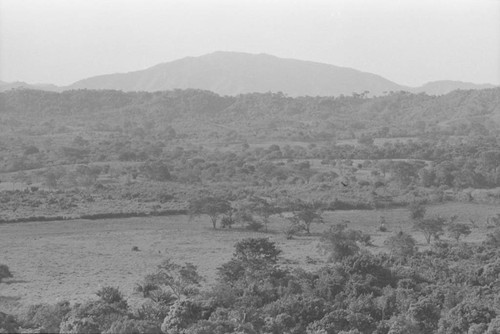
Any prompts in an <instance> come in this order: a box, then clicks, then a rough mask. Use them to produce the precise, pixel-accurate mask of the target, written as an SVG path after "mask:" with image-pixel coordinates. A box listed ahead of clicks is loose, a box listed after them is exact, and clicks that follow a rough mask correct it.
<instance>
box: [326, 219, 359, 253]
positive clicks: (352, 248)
mask: <svg viewBox="0 0 500 334" xmlns="http://www.w3.org/2000/svg"><path fill="white" fill-rule="evenodd" d="M346 227H347V225H345V224H337V225H335V226H332V227H330V229H329V230H328V231H327V232H324V233H323V235H322V236H321V238H320V244H319V246H318V247H319V249H320V250H321V251H322V252H323V253H327V254H328V261H340V260H342V259H344V258H346V257H348V256H352V255H354V254H357V253H358V252H359V246H358V245H357V244H356V241H357V240H358V239H357V238H358V234H357V232H356V231H353V230H348V229H346Z"/></svg>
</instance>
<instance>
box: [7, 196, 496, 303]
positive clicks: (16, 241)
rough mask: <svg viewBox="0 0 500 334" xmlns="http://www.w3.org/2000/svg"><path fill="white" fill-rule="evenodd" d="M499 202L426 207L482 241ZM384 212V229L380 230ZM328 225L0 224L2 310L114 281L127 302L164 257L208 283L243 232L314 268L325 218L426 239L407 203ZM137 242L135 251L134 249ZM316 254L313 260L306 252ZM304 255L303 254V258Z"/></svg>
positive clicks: (89, 292) (378, 245) (340, 216)
mask: <svg viewBox="0 0 500 334" xmlns="http://www.w3.org/2000/svg"><path fill="white" fill-rule="evenodd" d="M499 211H500V210H499V209H498V207H497V206H492V205H475V204H464V203H447V204H442V205H438V206H431V207H429V208H428V210H427V212H428V214H440V215H442V216H445V217H449V216H451V215H454V214H457V215H459V221H464V222H468V221H469V219H474V220H475V221H476V222H477V223H478V225H479V228H476V229H474V230H473V233H472V234H471V235H470V236H468V237H467V238H466V240H467V241H481V240H483V239H484V237H485V235H486V234H487V233H488V231H489V230H488V229H487V228H486V226H485V224H484V222H485V220H486V217H487V216H491V215H494V214H496V213H497V212H499ZM381 215H383V216H384V217H385V218H386V221H387V227H388V228H389V231H388V232H385V233H382V232H379V231H378V219H379V216H381ZM325 218H326V220H327V222H328V223H327V224H325V225H314V226H313V227H312V235H311V236H298V237H296V238H295V239H293V240H286V239H285V238H284V236H283V235H282V234H281V233H280V231H281V229H282V227H283V224H284V223H285V222H284V220H283V219H282V218H278V217H275V218H274V220H273V222H272V224H271V225H270V229H271V233H267V234H266V233H259V232H248V231H245V230H242V229H241V228H234V229H232V230H216V231H214V230H212V229H211V227H210V226H211V224H210V221H209V219H208V217H199V218H197V219H194V220H192V221H189V219H188V217H186V216H174V217H151V218H129V219H109V220H101V221H88V220H75V221H59V222H43V223H42V222H40V223H20V224H7V225H1V226H0V253H1V254H2V256H1V258H0V263H2V264H6V265H8V266H9V267H10V269H11V271H12V273H13V275H14V278H13V279H11V280H7V281H6V282H5V283H2V284H0V311H4V312H5V311H13V310H15V309H16V308H19V307H22V306H25V305H29V304H34V303H41V302H45V303H54V302H57V301H60V300H70V301H71V302H77V301H83V300H86V299H89V298H93V297H95V295H94V293H95V292H96V291H97V290H98V289H99V288H100V287H101V286H109V285H110V286H116V287H119V288H120V290H121V291H122V292H123V293H124V295H125V296H126V297H127V298H129V301H130V302H131V303H132V304H133V303H134V301H136V302H137V301H138V300H139V297H138V296H135V295H134V291H133V289H134V286H135V284H136V283H138V282H140V281H141V279H142V278H143V277H144V276H145V275H146V274H147V273H149V272H152V271H153V270H154V268H155V266H156V265H157V264H159V263H160V262H161V261H162V259H165V258H167V257H168V258H172V259H173V260H174V261H176V262H178V263H184V262H192V263H194V264H195V265H197V266H198V268H199V271H200V273H201V274H202V275H203V276H205V277H206V278H207V283H206V284H210V283H211V282H213V280H214V277H215V274H216V268H217V267H218V266H220V265H221V264H222V263H224V262H226V261H228V260H229V259H230V258H231V255H232V252H233V246H234V244H235V243H236V242H237V241H238V240H241V239H243V238H247V237H269V238H270V239H271V240H273V241H275V242H276V243H277V245H278V246H279V247H280V248H281V249H282V250H283V254H282V259H281V261H282V263H283V264H286V265H289V266H292V267H293V266H300V267H303V268H305V269H314V268H315V267H319V266H322V265H324V263H325V259H326V256H324V255H321V254H320V253H318V250H317V244H318V239H319V234H320V233H321V232H322V231H323V230H325V229H327V228H328V226H329V225H330V224H335V223H341V222H343V221H349V222H350V223H348V225H349V228H352V229H359V230H362V231H364V232H365V233H369V234H371V235H372V238H373V241H374V247H370V248H369V249H370V250H371V251H373V252H381V251H385V250H386V249H385V247H384V240H385V239H386V238H387V237H389V236H390V235H391V233H393V232H397V231H399V230H400V229H402V230H404V231H408V232H411V233H412V234H413V235H414V236H415V237H416V239H417V241H418V243H419V247H420V248H425V247H426V245H425V244H424V239H423V237H422V235H421V234H420V233H418V232H414V231H412V230H411V224H410V223H409V222H408V211H407V210H405V209H393V210H384V211H382V210H380V211H358V210H353V211H336V212H326V213H325ZM133 246H137V247H138V248H139V251H132V247H133ZM311 258H312V259H313V260H316V261H317V263H316V264H311V263H310V262H311V261H310V259H311ZM307 259H309V261H307Z"/></svg>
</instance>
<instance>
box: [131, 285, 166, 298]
mask: <svg viewBox="0 0 500 334" xmlns="http://www.w3.org/2000/svg"><path fill="white" fill-rule="evenodd" d="M159 289H160V287H159V286H158V285H156V284H154V283H151V282H144V283H142V284H141V283H137V284H136V286H135V288H134V290H135V291H136V292H139V293H141V294H142V296H143V297H144V298H149V296H150V294H151V292H153V291H155V290H159Z"/></svg>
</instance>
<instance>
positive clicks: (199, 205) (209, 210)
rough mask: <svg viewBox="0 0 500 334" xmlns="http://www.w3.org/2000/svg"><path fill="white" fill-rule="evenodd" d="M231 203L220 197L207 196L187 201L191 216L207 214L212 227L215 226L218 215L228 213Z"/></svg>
mask: <svg viewBox="0 0 500 334" xmlns="http://www.w3.org/2000/svg"><path fill="white" fill-rule="evenodd" d="M230 210H231V204H230V203H229V202H228V201H226V200H225V199H222V198H220V197H214V196H207V197H200V198H195V199H192V200H191V201H190V202H189V214H190V216H191V217H193V216H198V215H202V214H204V215H208V216H209V217H210V220H211V221H212V226H213V228H214V229H216V228H217V219H218V218H219V216H220V215H222V214H225V213H228V212H229V211H230Z"/></svg>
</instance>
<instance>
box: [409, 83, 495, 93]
mask: <svg viewBox="0 0 500 334" xmlns="http://www.w3.org/2000/svg"><path fill="white" fill-rule="evenodd" d="M494 87H495V86H494V85H490V84H482V85H479V84H474V83H472V82H462V81H452V80H440V81H432V82H428V83H426V84H425V85H423V86H420V87H417V88H413V89H411V90H410V91H411V92H412V93H426V94H429V95H444V94H448V93H449V92H451V91H454V90H457V89H461V90H469V89H487V88H494Z"/></svg>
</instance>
